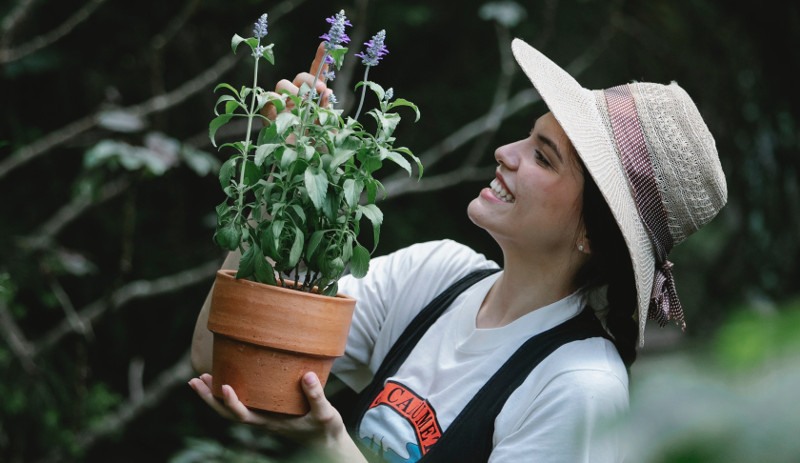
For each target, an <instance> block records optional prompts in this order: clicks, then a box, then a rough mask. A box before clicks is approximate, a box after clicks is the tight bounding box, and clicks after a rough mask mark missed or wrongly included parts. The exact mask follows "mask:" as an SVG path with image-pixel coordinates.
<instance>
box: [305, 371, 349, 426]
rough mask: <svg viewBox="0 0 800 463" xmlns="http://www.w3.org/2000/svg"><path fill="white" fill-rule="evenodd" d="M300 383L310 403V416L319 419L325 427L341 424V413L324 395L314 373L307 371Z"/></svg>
mask: <svg viewBox="0 0 800 463" xmlns="http://www.w3.org/2000/svg"><path fill="white" fill-rule="evenodd" d="M302 383H303V392H305V394H306V397H307V398H308V403H309V405H311V410H309V413H308V414H309V415H310V417H311V418H313V419H314V420H316V421H319V422H320V423H321V424H322V425H323V426H325V427H326V428H327V427H334V428H335V427H337V425H339V424H342V418H341V415H340V414H339V412H338V411H337V410H336V409H335V408H334V407H333V405H331V403H330V402H328V399H327V398H326V397H325V391H324V390H323V388H322V383H321V382H320V380H319V377H317V375H316V373H313V372H308V373H306V374H305V375H303V380H302Z"/></svg>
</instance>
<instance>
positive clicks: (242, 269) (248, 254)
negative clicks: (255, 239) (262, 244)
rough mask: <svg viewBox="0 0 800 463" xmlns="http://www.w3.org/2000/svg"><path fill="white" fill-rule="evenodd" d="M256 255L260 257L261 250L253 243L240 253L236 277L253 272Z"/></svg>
mask: <svg viewBox="0 0 800 463" xmlns="http://www.w3.org/2000/svg"><path fill="white" fill-rule="evenodd" d="M256 257H261V252H260V251H259V250H258V246H256V245H255V244H254V245H253V246H250V247H249V248H247V251H245V252H244V254H242V258H241V259H239V271H238V272H236V278H247V277H249V276H251V275H252V274H253V273H255V268H256V267H255V265H256Z"/></svg>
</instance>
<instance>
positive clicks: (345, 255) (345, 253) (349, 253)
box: [342, 233, 353, 262]
mask: <svg viewBox="0 0 800 463" xmlns="http://www.w3.org/2000/svg"><path fill="white" fill-rule="evenodd" d="M346 236H347V237H346V238H345V240H344V245H343V246H342V260H343V261H345V262H350V259H351V258H352V257H353V236H352V235H350V233H348V234H347V235H346Z"/></svg>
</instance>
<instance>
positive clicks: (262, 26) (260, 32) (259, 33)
mask: <svg viewBox="0 0 800 463" xmlns="http://www.w3.org/2000/svg"><path fill="white" fill-rule="evenodd" d="M253 36H254V37H255V38H257V39H260V38H262V37H266V36H267V13H264V14H262V15H261V17H260V18H258V21H256V27H255V28H254V29H253Z"/></svg>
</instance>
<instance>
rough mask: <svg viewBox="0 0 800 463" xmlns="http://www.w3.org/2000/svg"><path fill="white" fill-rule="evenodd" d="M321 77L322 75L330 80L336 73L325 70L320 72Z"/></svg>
mask: <svg viewBox="0 0 800 463" xmlns="http://www.w3.org/2000/svg"><path fill="white" fill-rule="evenodd" d="M322 77H324V78H325V80H328V81H330V80H333V79H335V78H336V73H335V72H333V71H325V72H323V73H322Z"/></svg>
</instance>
